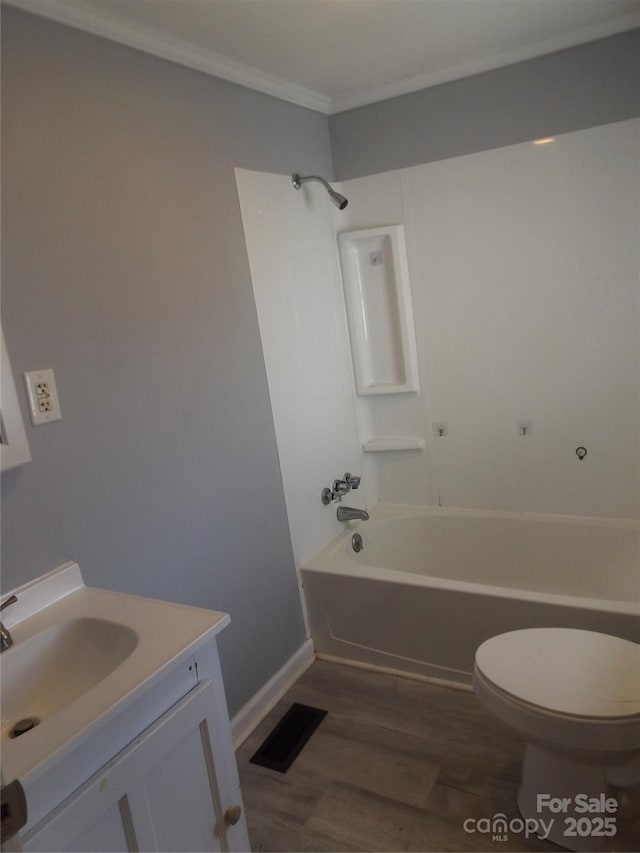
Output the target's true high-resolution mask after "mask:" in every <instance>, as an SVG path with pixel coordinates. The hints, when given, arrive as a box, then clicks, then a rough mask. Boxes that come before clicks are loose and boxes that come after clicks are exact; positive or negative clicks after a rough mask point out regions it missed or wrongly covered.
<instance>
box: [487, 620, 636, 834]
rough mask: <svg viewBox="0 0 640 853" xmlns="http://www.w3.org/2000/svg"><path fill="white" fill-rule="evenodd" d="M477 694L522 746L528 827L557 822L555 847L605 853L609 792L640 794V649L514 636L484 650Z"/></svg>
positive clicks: (605, 639) (566, 636)
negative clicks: (635, 789) (633, 790)
mask: <svg viewBox="0 0 640 853" xmlns="http://www.w3.org/2000/svg"><path fill="white" fill-rule="evenodd" d="M473 688H474V690H475V693H476V695H477V697H478V699H479V700H480V701H481V702H482V703H483V704H484V705H485V707H486V708H487V709H488V710H489V711H491V712H492V713H493V714H495V716H496V717H498V718H499V719H500V720H502V721H503V722H504V723H506V724H507V725H508V726H511V728H513V729H514V730H515V731H516V732H517V733H518V734H519V735H520V736H521V737H522V738H524V740H525V741H526V746H525V754H524V761H523V766H522V780H521V784H520V790H519V792H518V807H519V809H520V813H521V814H522V817H523V818H525V819H532V820H533V819H535V820H539V819H540V818H542V819H544V820H545V822H546V823H548V820H549V818H554V820H553V828H552V830H551V832H550V834H549V839H550V840H551V841H554V842H555V843H556V844H558V845H560V846H562V847H565V848H567V849H569V850H605V849H608V848H609V847H610V846H611V844H612V842H614V840H615V839H614V838H611V837H610V836H609V835H608V834H604V833H608V832H610V831H611V825H612V822H611V818H614V819H615V811H614V810H613V809H614V805H613V803H612V802H611V800H610V799H609V798H610V797H612V796H613V797H614V798H615V791H613V792H612V789H611V785H615V786H620V787H633V786H636V785H640V645H638V644H637V643H632V642H629V641H628V640H622V639H620V638H619V637H611V636H609V635H608V634H599V633H596V632H594V631H581V630H576V629H570V628H528V629H524V630H520V631H510V632H508V633H506V634H499V635H498V636H496V637H491V639H489V640H487V641H486V642H484V643H482V645H481V646H480V647H479V648H478V650H477V652H476V659H475V668H474V672H473ZM577 795H582V796H580V797H578V799H577V800H576V797H577ZM608 799H609V802H607V800H608ZM585 806H586V807H587V809H588V810H586V809H585ZM596 817H600V818H606V817H608V818H609V819H610V820H609V821H608V822H607V823H605V824H601V823H600V821H595V818H596ZM613 825H614V826H615V821H614V823H613ZM603 826H604V827H605V829H603ZM594 832H595V833H596V834H595V835H594V834H593V833H594Z"/></svg>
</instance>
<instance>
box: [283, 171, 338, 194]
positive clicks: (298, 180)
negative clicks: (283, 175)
mask: <svg viewBox="0 0 640 853" xmlns="http://www.w3.org/2000/svg"><path fill="white" fill-rule="evenodd" d="M307 181H319V182H320V183H321V184H322V185H323V187H324V188H325V189H326V191H327V192H332V191H333V190H332V187H331V185H330V184H329V182H328V181H325V179H324V178H321V177H320V175H307V176H306V177H304V178H302V177H301V176H300V175H299V174H298V173H297V172H294V173H293V175H291V183H292V184H293V186H294V187H295V188H296V189H297V190H299V189H300V187H301V186H302V185H303V184H306V183H307Z"/></svg>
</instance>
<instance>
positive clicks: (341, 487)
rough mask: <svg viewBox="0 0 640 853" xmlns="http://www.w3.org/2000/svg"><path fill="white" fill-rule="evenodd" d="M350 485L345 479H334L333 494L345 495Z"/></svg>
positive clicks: (337, 495)
mask: <svg viewBox="0 0 640 853" xmlns="http://www.w3.org/2000/svg"><path fill="white" fill-rule="evenodd" d="M350 488H351V485H350V484H349V482H348V481H347V480H334V481H333V494H334V495H335V496H336V497H342V496H343V495H346V494H347V492H348V491H349V490H350Z"/></svg>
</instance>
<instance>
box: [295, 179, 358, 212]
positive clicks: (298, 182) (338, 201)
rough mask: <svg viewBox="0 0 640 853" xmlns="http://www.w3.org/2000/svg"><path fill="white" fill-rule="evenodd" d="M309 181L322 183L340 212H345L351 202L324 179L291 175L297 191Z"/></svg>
mask: <svg viewBox="0 0 640 853" xmlns="http://www.w3.org/2000/svg"><path fill="white" fill-rule="evenodd" d="M307 181H319V183H321V184H322V186H323V187H324V188H325V189H326V191H327V192H328V193H329V198H330V199H331V201H332V202H333V203H334V204H335V206H336V207H337V208H338V210H344V209H345V207H346V206H347V205H348V204H349V201H348V200H347V199H346V198H345V197H344V196H343V195H340V193H337V192H336V191H335V190H334V189H333V188H332V187H331V185H330V184H329V183H328V182H327V181H325V179H324V178H320V177H319V176H318V175H307V176H306V177H305V178H303V177H301V176H300V175H298V174H297V172H294V173H293V175H291V183H292V184H293V186H294V188H295V189H297V190H299V189H300V187H301V186H302V185H303V184H306V183H307Z"/></svg>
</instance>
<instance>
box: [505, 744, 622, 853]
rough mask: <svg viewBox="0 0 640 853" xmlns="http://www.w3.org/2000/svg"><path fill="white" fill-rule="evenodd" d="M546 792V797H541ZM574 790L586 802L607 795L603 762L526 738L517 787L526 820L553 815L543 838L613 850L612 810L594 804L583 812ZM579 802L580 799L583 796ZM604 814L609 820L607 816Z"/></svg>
mask: <svg viewBox="0 0 640 853" xmlns="http://www.w3.org/2000/svg"><path fill="white" fill-rule="evenodd" d="M543 795H548V798H547V799H544V800H543V799H539V798H542V797H543ZM577 795H586V797H588V798H589V800H588V802H590V803H593V801H594V800H601V798H604V799H607V798H611V797H612V794H611V791H610V785H609V784H608V782H607V768H606V767H605V766H604V765H598V764H591V763H586V762H583V761H580V760H578V759H576V758H574V757H573V756H571V757H570V756H565V755H561V754H558V753H557V752H555V751H553V750H549V749H545V748H544V747H542V746H539V745H538V744H534V743H527V745H526V747H525V754H524V761H523V765H522V781H521V784H520V790H519V791H518V808H519V809H520V813H521V814H522V816H523V817H524V818H525V819H534V820H538V821H539V820H543V821H544V824H545V826H548V825H549V821H550V820H551V819H552V820H553V825H552V828H551V830H550V832H549V834H548V836H547V837H548V840H549V841H553V842H554V843H555V844H558V845H559V846H560V847H564V848H566V849H567V850H574V851H606V850H609V849H614V846H615V835H612V829H613V828H614V827H615V828H616V829H617V815H616V812H614V811H606V809H605V808H599V809H598V810H597V811H590V810H589V811H587V810H585V808H584V806H583V805H582V807H581V802H580V799H579V800H578V803H576V796H577ZM583 803H584V799H583ZM607 819H608V820H607Z"/></svg>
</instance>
